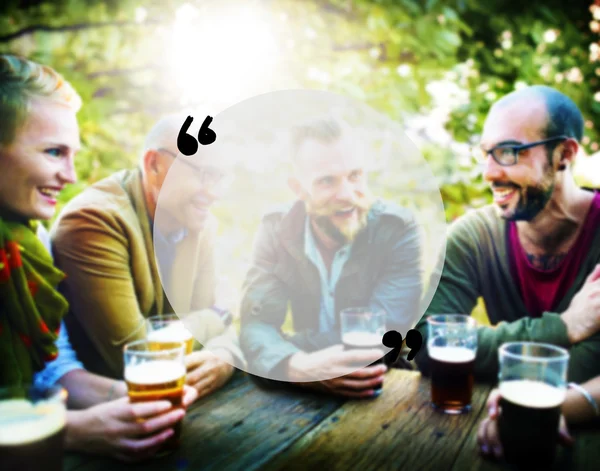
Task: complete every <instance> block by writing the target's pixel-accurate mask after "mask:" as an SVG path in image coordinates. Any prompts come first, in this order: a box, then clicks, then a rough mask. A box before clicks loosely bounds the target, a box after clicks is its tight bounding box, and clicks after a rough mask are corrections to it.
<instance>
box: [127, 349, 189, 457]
mask: <svg viewBox="0 0 600 471" xmlns="http://www.w3.org/2000/svg"><path fill="white" fill-rule="evenodd" d="M185 348H186V347H185V343H183V342H173V343H170V344H169V343H165V342H162V343H161V344H160V349H157V347H156V345H155V344H154V343H153V342H150V341H147V340H138V341H135V342H131V343H130V344H127V345H126V346H125V350H124V355H125V373H124V378H125V382H126V383H127V391H128V395H129V400H130V401H131V402H148V401H161V400H167V401H169V402H171V404H172V405H173V407H178V408H181V407H183V386H184V385H185V375H186V368H185V363H184V357H185ZM173 430H174V432H175V433H174V434H173V436H172V437H171V438H169V439H168V440H167V441H166V442H165V444H164V445H163V447H162V449H161V450H160V451H159V453H158V454H163V453H167V452H170V451H172V450H174V449H175V448H177V447H178V446H179V441H180V437H181V422H178V423H177V424H176V425H175V426H174V427H173Z"/></svg>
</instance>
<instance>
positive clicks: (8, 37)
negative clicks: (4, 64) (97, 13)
mask: <svg viewBox="0 0 600 471" xmlns="http://www.w3.org/2000/svg"><path fill="white" fill-rule="evenodd" d="M158 24H161V22H160V21H156V20H146V21H144V22H143V23H137V22H135V21H105V22H102V23H76V24H74V25H66V26H48V25H31V26H27V27H26V28H23V29H20V30H18V31H15V32H14V33H10V34H5V35H3V36H0V43H6V42H9V41H12V40H13V39H17V38H20V37H21V36H27V35H29V34H33V33H37V32H38V31H44V32H47V33H62V32H65V31H79V30H83V29H95V28H105V27H114V26H116V27H121V26H148V25H158Z"/></svg>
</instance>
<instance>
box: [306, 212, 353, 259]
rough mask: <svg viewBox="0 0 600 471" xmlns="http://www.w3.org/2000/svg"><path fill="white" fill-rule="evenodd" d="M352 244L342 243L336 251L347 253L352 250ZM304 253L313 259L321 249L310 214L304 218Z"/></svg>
mask: <svg viewBox="0 0 600 471" xmlns="http://www.w3.org/2000/svg"><path fill="white" fill-rule="evenodd" d="M350 246H351V244H345V245H342V246H341V247H340V248H339V249H338V250H337V251H336V252H335V253H336V255H337V254H338V253H339V254H342V255H345V254H346V253H347V252H348V251H349V250H350ZM304 254H305V255H306V256H307V257H308V258H309V259H311V260H313V259H314V257H315V256H316V255H317V254H319V256H320V253H319V249H318V248H317V241H316V240H315V236H314V234H313V231H312V229H311V227H310V217H309V216H308V214H307V215H306V216H305V220H304Z"/></svg>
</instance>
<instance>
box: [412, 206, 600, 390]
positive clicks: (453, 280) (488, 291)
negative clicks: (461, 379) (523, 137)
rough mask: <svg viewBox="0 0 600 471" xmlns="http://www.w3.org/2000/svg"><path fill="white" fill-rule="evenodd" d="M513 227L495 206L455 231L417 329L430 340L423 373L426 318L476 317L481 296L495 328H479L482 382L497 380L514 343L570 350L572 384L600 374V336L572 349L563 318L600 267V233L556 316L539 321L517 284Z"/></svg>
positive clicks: (461, 223)
mask: <svg viewBox="0 0 600 471" xmlns="http://www.w3.org/2000/svg"><path fill="white" fill-rule="evenodd" d="M508 228H509V225H508V224H507V222H506V221H505V220H504V219H502V218H501V217H500V216H499V214H498V213H497V211H496V208H495V207H494V206H486V207H484V208H481V209H478V210H475V211H472V212H470V213H468V214H466V215H464V216H463V217H461V218H460V219H458V220H457V221H456V222H455V223H453V224H452V225H451V226H450V228H449V231H448V232H449V234H448V238H447V242H446V244H447V245H446V261H445V264H444V267H443V270H442V272H441V275H440V273H439V272H437V273H434V275H433V277H432V279H437V278H438V277H439V280H440V283H439V286H438V289H437V291H436V293H435V295H434V297H433V300H432V301H431V304H430V305H429V307H428V308H427V310H426V311H425V315H424V316H423V317H422V318H421V320H420V321H419V323H418V324H417V329H419V330H420V332H421V334H422V335H423V339H424V342H423V348H422V349H421V351H420V352H419V353H418V355H417V356H416V358H415V359H416V361H417V364H418V365H419V368H420V369H421V371H423V372H424V373H426V374H427V373H428V370H429V365H428V362H429V358H428V356H427V348H426V347H425V346H426V345H427V322H426V320H425V319H426V317H427V316H428V315H431V314H451V313H464V314H468V313H471V312H472V311H473V308H474V307H475V305H476V303H477V299H478V298H479V297H480V296H481V297H483V300H484V302H485V307H486V309H487V313H488V317H489V319H490V322H491V324H492V326H493V327H487V326H485V327H480V328H479V332H478V347H477V357H476V359H475V374H476V376H477V377H478V378H479V379H488V380H489V379H496V378H497V375H498V347H500V345H502V344H503V343H504V342H514V341H531V342H544V343H551V344H554V345H558V346H561V347H564V348H568V349H569V352H570V356H571V358H570V362H569V371H568V377H569V381H576V382H583V381H586V380H588V379H590V378H592V377H595V376H598V375H600V333H598V334H596V335H594V336H592V337H590V338H588V339H587V340H585V341H583V342H580V343H577V344H575V345H571V343H570V342H569V339H568V337H567V329H566V326H565V324H564V323H563V322H562V320H561V318H560V315H561V313H562V312H564V311H565V310H566V309H567V308H568V307H569V304H570V303H571V300H572V299H573V297H574V296H575V294H576V293H577V292H578V291H579V290H580V289H581V287H582V285H583V283H584V282H585V279H586V277H587V276H588V275H589V273H590V272H591V271H592V270H593V269H594V267H595V266H596V264H598V263H600V228H597V229H596V234H595V236H594V238H593V242H592V245H591V247H590V251H589V254H588V257H587V258H586V259H585V261H584V263H583V264H582V266H581V267H580V268H579V272H578V273H577V277H576V279H575V282H574V283H573V286H571V288H570V289H569V291H568V292H567V294H566V296H565V297H564V298H563V299H562V300H561V302H560V303H559V304H558V306H557V307H556V312H544V313H543V314H542V316H541V317H539V318H533V317H531V315H530V314H529V312H528V311H527V309H526V308H525V304H524V303H523V300H522V298H521V295H520V293H519V289H518V286H517V284H516V283H515V281H514V280H513V276H512V274H511V270H510V261H509V256H508V250H507V248H508ZM440 276H441V277H440Z"/></svg>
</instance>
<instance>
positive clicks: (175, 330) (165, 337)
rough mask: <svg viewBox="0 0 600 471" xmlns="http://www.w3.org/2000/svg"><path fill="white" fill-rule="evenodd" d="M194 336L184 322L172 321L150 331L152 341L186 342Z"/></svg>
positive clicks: (149, 338)
mask: <svg viewBox="0 0 600 471" xmlns="http://www.w3.org/2000/svg"><path fill="white" fill-rule="evenodd" d="M191 338H192V334H191V332H190V331H189V330H187V329H186V328H185V326H184V325H183V322H171V323H169V324H167V325H166V326H165V327H162V328H160V329H157V330H152V331H150V332H148V340H150V341H151V342H164V343H172V342H185V341H186V340H189V339H191Z"/></svg>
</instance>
